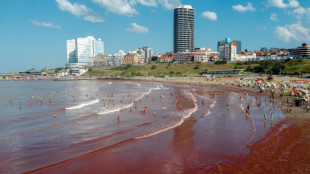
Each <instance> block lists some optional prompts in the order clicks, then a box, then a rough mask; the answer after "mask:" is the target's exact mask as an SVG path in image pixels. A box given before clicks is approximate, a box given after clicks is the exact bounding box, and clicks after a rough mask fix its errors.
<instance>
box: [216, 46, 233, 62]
mask: <svg viewBox="0 0 310 174" xmlns="http://www.w3.org/2000/svg"><path fill="white" fill-rule="evenodd" d="M219 53H220V58H221V59H222V60H225V61H228V62H230V61H236V57H237V43H236V42H230V43H228V44H222V45H221V46H220V47H219Z"/></svg>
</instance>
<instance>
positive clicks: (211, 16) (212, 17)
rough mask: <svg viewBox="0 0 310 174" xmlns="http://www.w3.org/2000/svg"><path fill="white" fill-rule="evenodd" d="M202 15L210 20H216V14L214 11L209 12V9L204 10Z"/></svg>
mask: <svg viewBox="0 0 310 174" xmlns="http://www.w3.org/2000/svg"><path fill="white" fill-rule="evenodd" d="M201 16H202V17H204V18H207V19H209V20H211V21H216V20H217V15H216V13H215V12H211V11H205V12H203V13H202V14H201Z"/></svg>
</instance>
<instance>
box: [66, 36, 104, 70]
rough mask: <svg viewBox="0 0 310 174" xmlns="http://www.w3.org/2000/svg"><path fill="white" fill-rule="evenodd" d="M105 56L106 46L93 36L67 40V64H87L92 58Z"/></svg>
mask: <svg viewBox="0 0 310 174" xmlns="http://www.w3.org/2000/svg"><path fill="white" fill-rule="evenodd" d="M98 54H104V45H103V41H102V40H101V39H95V38H94V37H93V36H87V37H84V38H76V39H72V40H67V63H68V64H71V65H72V64H81V65H82V64H85V65H86V64H87V62H88V59H89V58H90V57H94V56H97V55H98Z"/></svg>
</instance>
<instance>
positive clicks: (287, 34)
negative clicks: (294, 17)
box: [275, 23, 310, 42]
mask: <svg viewBox="0 0 310 174" xmlns="http://www.w3.org/2000/svg"><path fill="white" fill-rule="evenodd" d="M275 34H276V36H277V37H278V38H279V39H280V40H283V41H284V42H290V41H291V40H295V41H306V40H310V31H309V29H307V28H305V27H304V26H302V24H301V23H295V24H291V25H286V26H278V27H276V29H275Z"/></svg>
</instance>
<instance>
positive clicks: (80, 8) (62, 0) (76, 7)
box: [56, 0, 90, 16]
mask: <svg viewBox="0 0 310 174" xmlns="http://www.w3.org/2000/svg"><path fill="white" fill-rule="evenodd" d="M56 2H57V4H58V8H59V9H60V10H62V11H68V12H70V13H72V14H74V15H75V16H81V15H86V14H87V13H88V12H89V11H90V9H89V8H87V7H86V6H85V5H80V4H77V3H74V4H71V3H70V2H69V1H68V0H56Z"/></svg>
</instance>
